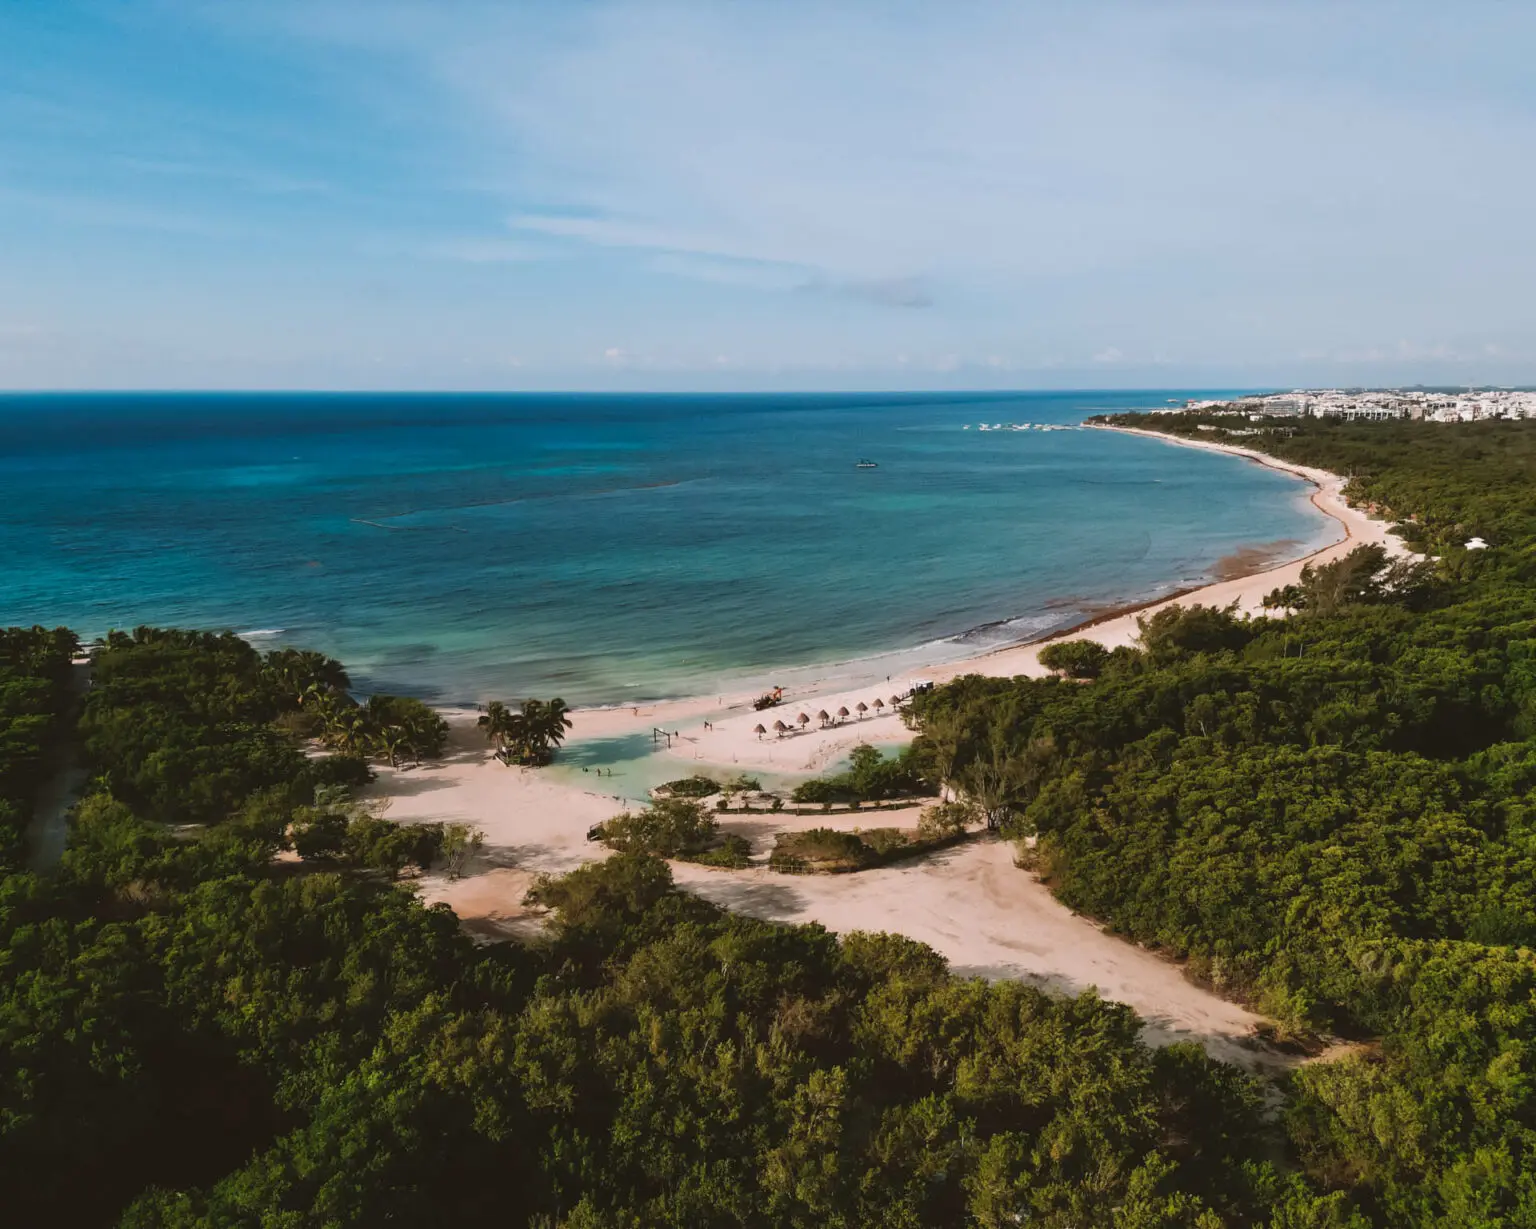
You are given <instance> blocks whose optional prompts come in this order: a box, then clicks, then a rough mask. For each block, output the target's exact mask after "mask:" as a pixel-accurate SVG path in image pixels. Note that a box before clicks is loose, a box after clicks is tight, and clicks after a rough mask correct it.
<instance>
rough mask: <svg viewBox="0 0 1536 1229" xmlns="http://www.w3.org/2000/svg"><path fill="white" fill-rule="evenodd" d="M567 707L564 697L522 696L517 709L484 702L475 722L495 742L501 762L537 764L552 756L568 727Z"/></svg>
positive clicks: (544, 762) (563, 738) (493, 701)
mask: <svg viewBox="0 0 1536 1229" xmlns="http://www.w3.org/2000/svg"><path fill="white" fill-rule="evenodd" d="M569 712H570V709H569V708H568V707H567V706H566V703H565V701H564V700H562V699H560V697H559V696H556V697H555V698H554V699H553V700H524V701H523V703H522V709H521V711H517V710H514V709H511V708H508V707H507V706H506V705H505V704H503V703H502V702H501V701H500V700H492V701H491V702H490V703H489V704H487V705H486V706H485V712H484V713H482V714H481V716H480V721H479V725H480V728H481V729H482V730H484V731H485V736H486V738H488V739H490V741H491V742H492V743H493V744H495V747H496V758H497V759H498V760H500V761H501V762H502V763H503V764H527V765H532V766H535V767H536V766H538V765H541V764H547V763H549V762H550V761H551V760H552V759H554V758H555V752H556V750H558V749H559V746H560V744H561V743H562V742H564V741H565V732H566V731H567V730H569V729H570V728H571V724H572V722H571V719H570V717H569V716H568V714H569Z"/></svg>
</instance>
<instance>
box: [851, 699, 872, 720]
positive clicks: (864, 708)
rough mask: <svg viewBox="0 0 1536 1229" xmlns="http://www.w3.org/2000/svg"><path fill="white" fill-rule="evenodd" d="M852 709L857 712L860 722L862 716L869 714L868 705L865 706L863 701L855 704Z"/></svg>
mask: <svg viewBox="0 0 1536 1229" xmlns="http://www.w3.org/2000/svg"><path fill="white" fill-rule="evenodd" d="M854 708H856V709H858V710H859V717H860V719H861V720H862V719H863V716H864V714H865V713H867V712H869V705H867V704H865V703H864V701H863V700H860V701H859V702H858V703H857V704H855V705H854Z"/></svg>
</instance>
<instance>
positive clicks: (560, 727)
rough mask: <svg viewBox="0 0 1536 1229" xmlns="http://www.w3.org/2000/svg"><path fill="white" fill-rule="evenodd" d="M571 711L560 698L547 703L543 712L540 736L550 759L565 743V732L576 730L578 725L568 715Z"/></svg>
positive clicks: (541, 714)
mask: <svg viewBox="0 0 1536 1229" xmlns="http://www.w3.org/2000/svg"><path fill="white" fill-rule="evenodd" d="M570 711H571V710H570V709H569V708H568V707H567V706H566V703H565V701H564V700H562V699H561V698H560V697H559V696H556V697H555V698H554V699H553V700H549V701H547V702H546V703H545V704H544V707H543V709H542V710H541V713H540V721H539V725H538V734H539V736H540V737H541V738H542V740H543V743H544V749H545V754H547V755H548V756H549V757H550V758H553V757H554V753H555V752H556V751H557V750H558V749H559V747H560V744H561V743H563V742H564V741H565V732H566V731H567V730H570V729H574V728H575V724H576V723H575V722H573V721H572V720H571V719H570V716H569V715H568V714H569V713H570Z"/></svg>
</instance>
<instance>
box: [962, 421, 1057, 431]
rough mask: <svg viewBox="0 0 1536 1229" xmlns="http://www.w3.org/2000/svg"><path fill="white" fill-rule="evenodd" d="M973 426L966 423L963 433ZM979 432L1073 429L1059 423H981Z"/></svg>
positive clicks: (978, 424)
mask: <svg viewBox="0 0 1536 1229" xmlns="http://www.w3.org/2000/svg"><path fill="white" fill-rule="evenodd" d="M970 429H971V424H970V423H966V424H965V426H963V427H961V428H960V430H962V431H969V430H970ZM976 430H978V431H1071V430H1072V428H1071V427H1068V426H1066V425H1064V424H1062V423H1057V422H992V423H987V422H979V423H977V424H976Z"/></svg>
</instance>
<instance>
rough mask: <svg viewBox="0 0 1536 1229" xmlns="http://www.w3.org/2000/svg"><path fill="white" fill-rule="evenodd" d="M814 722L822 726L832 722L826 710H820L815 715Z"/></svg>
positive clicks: (830, 715)
mask: <svg viewBox="0 0 1536 1229" xmlns="http://www.w3.org/2000/svg"><path fill="white" fill-rule="evenodd" d="M816 720H817V721H819V722H821V724H822V725H826V724H827V722H829V721H831V720H832V714H831V713H829V712H827V710H826V709H822V710H821V712H819V713H817V714H816Z"/></svg>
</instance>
